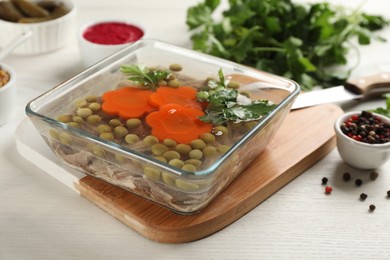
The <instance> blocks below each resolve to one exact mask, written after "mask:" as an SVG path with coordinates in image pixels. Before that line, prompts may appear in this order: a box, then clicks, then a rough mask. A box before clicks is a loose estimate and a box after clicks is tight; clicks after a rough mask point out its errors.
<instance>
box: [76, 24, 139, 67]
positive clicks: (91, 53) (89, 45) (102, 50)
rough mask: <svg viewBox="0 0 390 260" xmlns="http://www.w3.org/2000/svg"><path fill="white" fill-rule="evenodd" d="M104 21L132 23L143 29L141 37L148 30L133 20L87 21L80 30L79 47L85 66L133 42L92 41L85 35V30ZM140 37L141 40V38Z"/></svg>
mask: <svg viewBox="0 0 390 260" xmlns="http://www.w3.org/2000/svg"><path fill="white" fill-rule="evenodd" d="M104 23H124V24H128V25H132V26H135V27H138V28H139V29H141V30H142V31H143V33H144V34H143V36H142V37H141V38H140V39H143V38H145V35H146V31H145V28H144V27H143V26H140V25H139V24H137V23H134V22H132V21H128V20H112V19H111V20H100V21H91V22H88V23H85V24H84V25H82V26H81V28H80V29H79V32H78V37H77V38H78V43H79V49H80V54H81V59H82V63H83V66H84V67H85V68H87V67H89V66H91V65H93V64H95V63H97V62H98V61H100V60H102V59H104V58H106V57H108V56H110V55H111V54H113V53H115V52H117V51H119V50H121V49H123V48H125V47H126V46H128V45H129V44H131V43H133V42H128V43H122V44H98V43H94V42H91V41H89V40H87V39H85V37H84V33H85V31H86V30H87V29H88V28H90V27H92V26H94V25H98V24H104ZM140 39H139V40H140Z"/></svg>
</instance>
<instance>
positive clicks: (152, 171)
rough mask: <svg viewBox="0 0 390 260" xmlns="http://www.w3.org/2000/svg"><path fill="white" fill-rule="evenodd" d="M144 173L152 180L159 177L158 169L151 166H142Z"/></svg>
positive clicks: (156, 179)
mask: <svg viewBox="0 0 390 260" xmlns="http://www.w3.org/2000/svg"><path fill="white" fill-rule="evenodd" d="M144 175H145V176H146V177H148V178H149V179H151V180H153V181H158V180H159V179H160V171H159V170H158V169H156V168H153V167H151V166H145V167H144Z"/></svg>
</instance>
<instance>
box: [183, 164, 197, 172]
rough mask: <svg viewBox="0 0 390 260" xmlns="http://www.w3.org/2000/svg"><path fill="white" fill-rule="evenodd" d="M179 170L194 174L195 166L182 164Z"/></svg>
mask: <svg viewBox="0 0 390 260" xmlns="http://www.w3.org/2000/svg"><path fill="white" fill-rule="evenodd" d="M181 169H182V170H185V171H187V172H196V166H195V165H193V164H184V165H183V167H181Z"/></svg>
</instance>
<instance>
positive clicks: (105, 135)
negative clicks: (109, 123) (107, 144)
mask: <svg viewBox="0 0 390 260" xmlns="http://www.w3.org/2000/svg"><path fill="white" fill-rule="evenodd" d="M99 137H100V138H102V139H103V140H106V141H114V135H113V134H112V133H101V134H100V135H99Z"/></svg>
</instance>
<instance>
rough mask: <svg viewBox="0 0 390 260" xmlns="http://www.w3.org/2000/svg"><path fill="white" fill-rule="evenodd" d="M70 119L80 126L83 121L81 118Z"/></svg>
mask: <svg viewBox="0 0 390 260" xmlns="http://www.w3.org/2000/svg"><path fill="white" fill-rule="evenodd" d="M72 119H73V121H74V122H77V123H79V124H82V123H83V122H84V119H83V118H82V117H81V116H73V117H72Z"/></svg>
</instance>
